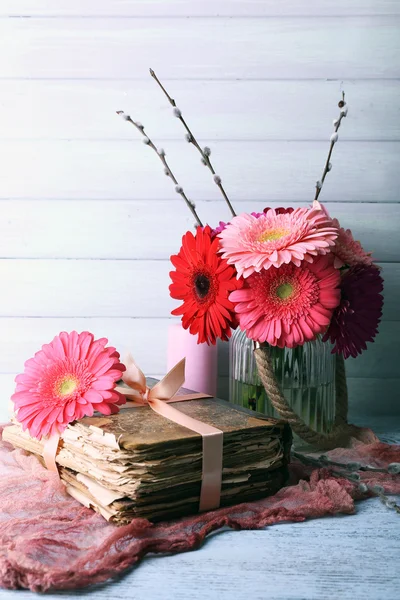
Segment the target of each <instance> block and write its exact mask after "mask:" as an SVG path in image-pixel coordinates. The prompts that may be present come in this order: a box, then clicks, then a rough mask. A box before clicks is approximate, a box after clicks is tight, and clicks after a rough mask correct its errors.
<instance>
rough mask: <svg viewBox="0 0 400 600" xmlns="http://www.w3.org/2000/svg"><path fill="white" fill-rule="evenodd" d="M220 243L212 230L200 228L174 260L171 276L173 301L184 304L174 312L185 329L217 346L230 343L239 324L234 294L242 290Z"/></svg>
mask: <svg viewBox="0 0 400 600" xmlns="http://www.w3.org/2000/svg"><path fill="white" fill-rule="evenodd" d="M219 247H220V246H219V239H218V238H214V239H212V237H211V228H210V227H209V226H208V225H207V226H206V227H204V229H203V228H201V227H198V228H197V232H196V235H193V233H191V232H190V231H188V232H187V233H185V235H184V236H183V238H182V247H181V249H180V251H179V253H178V254H176V255H173V256H171V262H172V264H173V265H174V267H175V268H176V270H175V271H171V273H170V276H171V279H172V281H173V283H172V284H171V285H170V286H169V291H170V294H171V296H172V298H175V299H177V300H183V304H181V306H179V307H178V308H176V309H175V310H173V311H172V314H173V315H182V325H183V327H184V328H185V329H189V331H190V333H192V334H194V335H198V343H199V344H201V343H203V342H207V344H215V343H216V340H217V338H220V339H222V340H227V339H228V338H229V337H230V335H231V328H233V327H234V326H235V324H236V319H235V313H234V310H233V304H232V302H231V301H230V300H228V296H229V294H230V293H231V292H233V291H234V290H236V289H238V288H239V287H240V286H241V281H238V280H237V279H236V271H235V269H234V268H233V267H231V266H229V265H228V263H227V262H226V260H224V259H223V258H221V256H220V255H219V254H218V251H219Z"/></svg>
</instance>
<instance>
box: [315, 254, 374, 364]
mask: <svg viewBox="0 0 400 600" xmlns="http://www.w3.org/2000/svg"><path fill="white" fill-rule="evenodd" d="M382 290H383V279H382V277H381V274H380V272H379V269H378V267H376V266H375V265H356V266H354V267H351V268H350V269H348V270H347V271H345V273H344V274H343V276H342V282H341V302H340V305H339V306H338V307H337V309H336V310H335V312H334V313H333V319H332V322H331V324H330V326H329V329H328V331H327V332H326V334H325V337H324V338H323V341H324V342H325V341H327V340H330V341H331V342H332V343H333V344H335V346H334V348H333V350H332V352H336V353H339V354H343V356H344V358H349V356H352V357H353V358H355V357H356V356H357V355H358V354H361V353H362V351H363V350H366V349H367V342H373V341H374V338H375V336H376V334H377V333H378V324H379V322H380V320H381V316H382V307H383V296H382V294H381V292H382Z"/></svg>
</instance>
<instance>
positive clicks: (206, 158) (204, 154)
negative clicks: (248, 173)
mask: <svg viewBox="0 0 400 600" xmlns="http://www.w3.org/2000/svg"><path fill="white" fill-rule="evenodd" d="M150 75H151V76H152V78H153V79H154V81H156V82H157V83H158V85H159V86H160V88H161V89H162V91H163V92H164V94H165V96H166V97H167V99H168V102H169V103H170V104H171V106H173V108H174V115H175V116H176V117H177V118H178V119H179V120H180V122H181V123H182V125H183V126H184V128H185V129H186V140H187V141H188V142H189V143H190V144H193V146H194V147H195V148H197V150H198V151H199V152H200V154H201V162H202V163H203V165H205V166H206V167H208V168H209V169H210V171H211V173H212V174H213V176H214V182H215V184H216V185H217V187H218V188H219V190H220V192H221V194H222V196H223V198H224V200H225V202H226V203H227V205H228V208H229V210H230V211H231V213H232V216H233V217H235V216H236V213H235V211H234V209H233V206H232V204H231V202H230V200H229V198H228V196H227V194H226V192H225V189H224V187H223V185H222V182H221V178H220V177H219V176H218V175H217V174H216V172H215V170H214V167H213V166H212V164H211V161H210V154H211V150H210V149H209V148H207V147H206V148H202V147H201V146H200V144H199V143H198V141H197V140H196V138H195V137H194V135H193V133H192V132H191V130H190V129H189V126H188V124H187V123H186V121H185V119H184V118H183V116H182V112H181V111H180V110H179V108H177V106H176V102H175V100H174V99H173V98H172V97H171V96H170V95H169V94H168V92H167V90H166V89H165V87H164V86H163V84H162V83H161V81H160V80H159V79H158V77H157V75H156V74H155V72H154V71H153V69H150Z"/></svg>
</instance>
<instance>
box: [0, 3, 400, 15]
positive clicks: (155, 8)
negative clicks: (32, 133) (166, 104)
mask: <svg viewBox="0 0 400 600" xmlns="http://www.w3.org/2000/svg"><path fill="white" fill-rule="evenodd" d="M277 14H279V15H280V16H282V15H288V16H309V17H315V16H327V17H329V16H338V15H341V16H347V15H358V16H361V15H368V16H376V15H383V14H392V15H398V14H400V7H399V3H398V2H397V0H379V2H373V1H372V0H353V1H352V2H351V3H350V2H348V1H346V0H324V2H320V1H319V0H308V2H304V1H303V0H286V1H285V3H284V4H283V5H279V6H278V5H277V3H276V0H261V1H260V0H246V1H245V2H243V0H190V2H188V1H187V0H168V2H165V0H146V1H145V2H143V0H100V1H99V0H58V1H57V3H55V2H54V0H35V3H34V4H33V3H32V2H31V0H2V2H1V5H0V16H10V15H13V16H30V17H33V16H45V17H49V16H51V17H61V18H62V17H80V16H93V17H99V18H112V17H114V18H115V17H133V18H135V17H138V16H148V17H156V16H157V17H160V16H165V17H176V16H181V17H188V16H191V17H198V16H200V17H205V16H209V17H220V16H236V17H248V16H258V17H265V16H266V17H269V16H275V15H277Z"/></svg>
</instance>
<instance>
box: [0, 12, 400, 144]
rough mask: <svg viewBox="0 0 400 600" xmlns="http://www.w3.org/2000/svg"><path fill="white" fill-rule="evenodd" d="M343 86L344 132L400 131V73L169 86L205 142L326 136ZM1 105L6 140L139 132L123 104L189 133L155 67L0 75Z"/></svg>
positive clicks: (367, 135) (158, 126)
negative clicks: (72, 74) (75, 74)
mask: <svg viewBox="0 0 400 600" xmlns="http://www.w3.org/2000/svg"><path fill="white" fill-rule="evenodd" d="M399 6H400V5H399ZM162 76H163V74H162V73H160V77H161V78H162ZM342 88H343V89H344V90H345V92H346V96H347V100H348V104H349V115H348V118H347V119H346V120H345V121H344V123H343V126H342V129H341V132H340V133H341V137H344V139H346V140H356V141H359V140H360V141H361V140H367V141H369V140H376V141H396V140H397V141H398V140H399V139H400V81H380V82H379V84H377V83H376V82H372V81H354V80H350V81H349V80H346V81H344V82H340V81H326V80H324V81H209V80H206V79H205V80H203V81H190V82H187V81H170V82H168V89H169V92H170V93H171V95H172V96H174V98H175V99H176V102H177V103H178V106H179V107H180V109H181V110H182V111H183V114H184V116H185V117H187V119H188V122H189V123H190V126H191V128H192V130H193V132H194V133H195V135H196V136H197V137H198V138H199V140H203V141H204V143H206V142H210V141H212V140H218V139H219V140H242V141H246V140H247V141H249V140H313V141H314V140H315V141H316V140H318V141H326V140H327V138H328V136H329V133H330V131H331V123H332V119H333V118H334V117H335V116H336V114H337V113H338V108H337V103H338V100H339V99H340V96H341V89H342ZM0 107H1V109H2V110H0V130H1V131H2V139H3V140H5V139H7V138H8V139H10V140H11V139H12V140H17V139H20V140H27V139H65V140H71V139H74V140H77V139H80V140H85V139H98V140H105V139H107V140H114V141H115V140H116V139H129V140H131V139H134V138H135V136H136V134H135V132H134V130H133V129H132V127H130V126H121V124H120V123H119V122H118V121H117V120H116V118H115V111H116V110H118V109H124V110H125V111H127V112H128V113H132V114H133V116H134V117H136V118H137V119H140V120H141V121H142V122H143V123H145V124H146V125H147V126H148V127H149V131H150V130H151V131H152V132H154V134H155V136H156V137H157V139H160V138H162V139H182V138H183V134H184V130H183V128H182V125H181V124H180V123H179V122H178V121H177V119H176V118H174V117H173V115H172V111H171V109H170V105H169V104H168V102H167V101H166V99H165V97H164V95H163V94H162V92H161V91H160V90H159V88H158V87H157V85H156V84H155V82H154V81H153V80H152V79H151V78H150V76H149V75H148V74H147V73H145V74H144V79H143V80H140V81H125V80H122V81H121V80H117V81H115V80H113V81H81V80H70V81H63V80H44V81H43V80H41V81H30V80H29V81H26V80H22V81H21V80H13V81H4V80H3V81H2V80H0ZM60 111H62V112H60ZM339 152H340V150H339Z"/></svg>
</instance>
